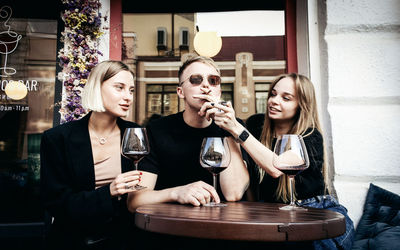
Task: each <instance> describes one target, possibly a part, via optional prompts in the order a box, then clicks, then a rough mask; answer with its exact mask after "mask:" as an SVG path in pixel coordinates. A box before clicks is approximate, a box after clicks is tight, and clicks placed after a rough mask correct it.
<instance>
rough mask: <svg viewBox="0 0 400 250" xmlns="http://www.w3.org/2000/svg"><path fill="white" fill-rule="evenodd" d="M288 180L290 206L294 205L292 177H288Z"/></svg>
mask: <svg viewBox="0 0 400 250" xmlns="http://www.w3.org/2000/svg"><path fill="white" fill-rule="evenodd" d="M289 181H290V206H294V199H293V196H294V194H293V177H289Z"/></svg>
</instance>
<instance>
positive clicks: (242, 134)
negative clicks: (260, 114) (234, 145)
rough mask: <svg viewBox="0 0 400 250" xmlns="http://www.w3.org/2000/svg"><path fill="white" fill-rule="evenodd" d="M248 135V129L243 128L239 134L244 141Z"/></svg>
mask: <svg viewBox="0 0 400 250" xmlns="http://www.w3.org/2000/svg"><path fill="white" fill-rule="evenodd" d="M248 137H249V133H248V132H247V130H243V132H242V133H241V134H240V135H239V140H241V141H242V142H244V141H245V140H247V138H248Z"/></svg>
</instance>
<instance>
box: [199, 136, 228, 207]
mask: <svg viewBox="0 0 400 250" xmlns="http://www.w3.org/2000/svg"><path fill="white" fill-rule="evenodd" d="M230 161H231V154H230V150H229V145H228V140H227V139H226V138H225V137H205V138H204V139H203V142H202V144H201V150H200V165H201V166H202V167H203V168H205V169H207V170H208V171H210V172H211V174H212V175H213V186H214V189H215V190H217V177H218V174H219V173H221V172H222V171H224V170H225V169H226V168H227V167H228V165H229V163H230ZM204 206H209V207H222V206H226V204H224V203H215V202H210V203H208V204H206V205H204Z"/></svg>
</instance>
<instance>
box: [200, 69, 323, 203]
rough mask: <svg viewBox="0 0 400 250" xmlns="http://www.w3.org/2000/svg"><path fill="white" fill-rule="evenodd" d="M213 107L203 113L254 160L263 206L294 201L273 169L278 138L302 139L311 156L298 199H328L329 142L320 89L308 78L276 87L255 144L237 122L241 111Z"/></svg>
mask: <svg viewBox="0 0 400 250" xmlns="http://www.w3.org/2000/svg"><path fill="white" fill-rule="evenodd" d="M210 105H212V106H214V107H215V108H214V109H206V107H204V108H203V109H202V110H201V111H200V112H204V113H206V116H207V117H208V118H213V119H214V121H215V123H216V124H217V125H218V126H220V127H221V128H223V129H225V130H227V131H228V132H230V133H231V134H232V136H233V137H234V138H237V140H238V141H240V142H241V146H242V147H243V148H244V149H245V150H246V151H247V152H248V153H249V155H250V156H251V160H250V161H249V164H248V168H249V172H253V175H252V176H251V179H252V183H256V185H252V186H253V188H252V189H254V190H253V192H254V194H255V196H256V197H255V198H256V199H257V200H259V201H265V202H288V201H290V192H289V191H290V187H289V184H290V183H289V181H288V177H287V176H286V175H284V174H283V173H282V172H281V171H279V170H278V169H276V168H275V167H274V166H273V164H272V158H273V147H274V144H275V141H276V138H277V137H278V136H280V135H283V134H298V135H302V136H303V139H304V142H305V144H306V147H307V152H308V154H309V159H310V166H309V168H308V169H306V170H304V171H303V172H301V173H300V174H298V175H296V177H295V195H296V198H297V199H306V198H310V197H314V196H318V195H323V194H325V193H326V185H325V183H326V181H325V179H326V178H324V175H326V174H327V170H326V168H327V165H326V163H325V160H324V155H325V153H324V152H325V150H324V142H323V136H322V130H321V125H320V122H319V118H318V110H317V103H316V98H315V91H314V87H313V84H312V83H311V81H310V80H309V79H308V78H307V77H305V76H303V75H299V74H297V73H290V74H282V75H280V76H278V77H277V78H276V79H275V80H274V82H272V84H271V86H270V91H269V92H268V98H267V110H266V113H265V120H264V126H263V129H262V133H261V137H260V138H255V137H254V136H253V135H251V134H250V133H249V132H248V131H247V130H246V128H245V127H244V126H243V125H241V124H240V123H238V122H237V121H236V119H233V118H234V117H235V111H234V110H233V108H232V105H231V104H230V103H228V106H227V107H225V106H223V105H219V104H216V103H215V104H214V103H212V104H210ZM218 109H219V110H222V111H224V112H220V111H219V110H218ZM258 139H259V140H258ZM251 169H255V170H256V171H251Z"/></svg>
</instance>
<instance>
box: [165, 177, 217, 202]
mask: <svg viewBox="0 0 400 250" xmlns="http://www.w3.org/2000/svg"><path fill="white" fill-rule="evenodd" d="M172 197H173V200H175V201H177V202H179V203H181V204H192V205H193V206H200V205H205V204H207V203H209V202H210V201H211V200H214V201H215V202H216V203H219V202H220V198H219V196H218V194H217V191H216V190H215V189H214V187H212V186H211V185H209V184H207V183H205V182H203V181H197V182H193V183H190V184H187V185H184V186H179V187H176V188H174V190H173V191H172Z"/></svg>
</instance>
